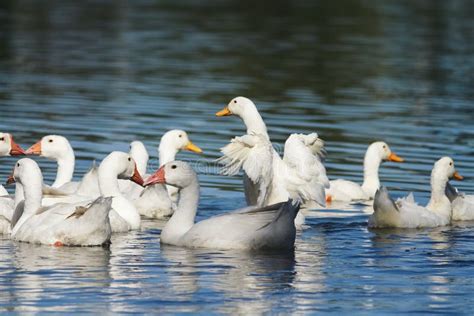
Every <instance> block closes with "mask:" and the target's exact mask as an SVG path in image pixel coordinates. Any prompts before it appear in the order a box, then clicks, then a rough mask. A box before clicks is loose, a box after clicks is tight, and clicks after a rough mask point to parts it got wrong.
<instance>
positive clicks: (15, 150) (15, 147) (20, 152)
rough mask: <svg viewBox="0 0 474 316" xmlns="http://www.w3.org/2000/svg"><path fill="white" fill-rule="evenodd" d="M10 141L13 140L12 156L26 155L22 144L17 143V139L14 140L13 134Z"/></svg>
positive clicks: (11, 145)
mask: <svg viewBox="0 0 474 316" xmlns="http://www.w3.org/2000/svg"><path fill="white" fill-rule="evenodd" d="M10 141H11V144H10V147H11V148H10V155H12V156H20V155H26V154H25V151H24V150H23V149H21V147H20V145H18V144H17V143H15V141H14V140H13V136H11V138H10Z"/></svg>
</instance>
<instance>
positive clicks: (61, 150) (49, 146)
mask: <svg viewBox="0 0 474 316" xmlns="http://www.w3.org/2000/svg"><path fill="white" fill-rule="evenodd" d="M71 153H72V154H74V152H73V149H72V147H71V144H70V143H69V141H68V140H67V138H66V137H64V136H60V135H47V136H44V137H43V138H41V139H40V140H39V141H38V142H36V143H35V144H34V145H33V146H31V147H30V148H28V149H27V150H26V154H27V155H39V156H42V157H45V158H49V159H54V160H58V159H61V158H62V157H64V156H67V155H70V154H71Z"/></svg>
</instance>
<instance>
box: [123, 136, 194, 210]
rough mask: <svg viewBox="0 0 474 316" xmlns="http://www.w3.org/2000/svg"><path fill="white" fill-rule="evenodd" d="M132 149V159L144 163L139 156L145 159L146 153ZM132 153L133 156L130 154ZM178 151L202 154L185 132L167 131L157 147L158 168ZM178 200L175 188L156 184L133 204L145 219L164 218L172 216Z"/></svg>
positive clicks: (141, 194) (145, 190) (142, 193)
mask: <svg viewBox="0 0 474 316" xmlns="http://www.w3.org/2000/svg"><path fill="white" fill-rule="evenodd" d="M133 149H134V148H133V147H132V148H131V151H130V153H131V155H132V157H134V158H135V160H136V161H144V160H145V159H142V158H140V156H141V157H145V152H146V151H144V150H138V151H134V150H133ZM132 151H133V152H134V154H132ZM180 151H189V152H192V153H196V154H201V153H202V149H201V148H199V147H198V146H196V145H195V144H193V143H192V142H191V140H190V138H189V136H188V134H187V133H186V132H185V131H183V130H178V129H175V130H170V131H167V132H166V133H165V134H164V135H163V136H162V137H161V141H160V145H159V147H158V157H159V164H160V166H162V165H164V164H165V163H167V162H170V161H173V160H175V157H176V155H177V154H178V153H179V152H180ZM140 153H141V155H140ZM146 158H147V157H146ZM146 160H148V159H146ZM144 165H145V166H146V163H144ZM144 169H146V168H144ZM178 198H179V193H178V189H177V188H175V187H173V186H169V185H163V184H157V185H153V186H149V187H147V188H145V189H144V190H143V192H141V193H140V196H139V197H138V198H136V199H135V200H134V201H133V203H134V205H135V206H136V208H137V209H138V211H139V212H140V214H141V215H143V216H145V217H147V218H165V217H169V216H170V215H171V214H173V212H174V210H175V209H176V203H177V201H178Z"/></svg>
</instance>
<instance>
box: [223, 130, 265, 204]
mask: <svg viewBox="0 0 474 316" xmlns="http://www.w3.org/2000/svg"><path fill="white" fill-rule="evenodd" d="M221 153H222V154H223V156H222V157H221V158H219V159H218V160H217V161H218V162H219V163H221V164H222V165H223V167H222V170H221V173H222V174H224V175H235V174H237V173H238V172H239V170H240V169H242V170H243V171H244V172H245V174H246V175H247V177H248V178H249V179H250V181H251V182H252V183H253V184H254V185H255V186H256V187H258V192H259V194H258V198H257V204H258V205H264V204H265V201H266V199H267V197H268V195H269V189H270V185H271V181H272V178H273V169H272V166H273V164H272V161H273V147H272V144H271V142H270V141H269V140H268V139H267V137H266V136H265V135H261V134H250V135H249V134H248V135H244V136H241V137H235V138H233V139H232V140H231V142H230V143H229V144H228V145H226V146H224V147H223V148H221Z"/></svg>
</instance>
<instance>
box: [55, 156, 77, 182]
mask: <svg viewBox="0 0 474 316" xmlns="http://www.w3.org/2000/svg"><path fill="white" fill-rule="evenodd" d="M57 162H58V173H57V174H56V180H55V181H54V183H53V185H52V187H53V188H59V187H60V186H62V185H64V184H66V183H68V182H71V180H72V176H73V174H74V164H75V157H74V151H73V150H72V148H71V147H68V149H67V151H66V152H65V153H64V154H62V155H61V156H60V157H58V159H57Z"/></svg>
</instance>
